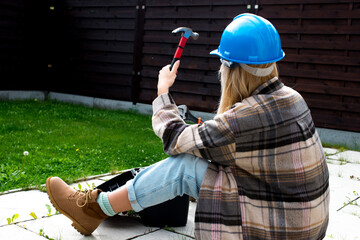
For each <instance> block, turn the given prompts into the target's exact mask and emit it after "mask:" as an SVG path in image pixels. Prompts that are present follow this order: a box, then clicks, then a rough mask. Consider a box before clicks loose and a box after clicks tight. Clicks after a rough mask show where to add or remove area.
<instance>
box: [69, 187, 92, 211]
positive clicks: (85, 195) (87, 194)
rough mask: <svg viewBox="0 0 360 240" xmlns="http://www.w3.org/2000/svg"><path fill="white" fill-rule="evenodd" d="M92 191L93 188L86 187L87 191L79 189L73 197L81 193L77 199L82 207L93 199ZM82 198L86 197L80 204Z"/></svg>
mask: <svg viewBox="0 0 360 240" xmlns="http://www.w3.org/2000/svg"><path fill="white" fill-rule="evenodd" d="M91 192H92V190H89V189H86V190H85V191H81V190H77V191H76V192H75V193H74V194H73V195H72V197H75V195H76V194H79V195H80V196H79V197H78V199H77V200H76V205H77V206H78V207H80V208H82V207H85V206H86V204H88V202H89V199H90V200H91V199H92V198H91ZM81 199H85V201H84V203H83V204H80V201H81Z"/></svg>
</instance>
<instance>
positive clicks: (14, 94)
mask: <svg viewBox="0 0 360 240" xmlns="http://www.w3.org/2000/svg"><path fill="white" fill-rule="evenodd" d="M8 96H9V100H29V99H32V100H34V99H37V100H39V101H44V100H45V94H44V92H41V91H9V95H8Z"/></svg>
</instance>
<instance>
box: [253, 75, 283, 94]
mask: <svg viewBox="0 0 360 240" xmlns="http://www.w3.org/2000/svg"><path fill="white" fill-rule="evenodd" d="M283 86H284V84H283V83H282V82H281V81H280V80H279V79H278V78H277V77H274V78H272V79H270V80H269V81H267V82H265V83H263V84H261V85H260V86H259V87H258V88H257V89H255V90H254V91H253V92H252V93H251V96H254V95H257V94H270V93H273V92H275V91H277V90H279V89H280V88H282V87H283Z"/></svg>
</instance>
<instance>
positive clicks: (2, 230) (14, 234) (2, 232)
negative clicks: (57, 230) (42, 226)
mask: <svg viewBox="0 0 360 240" xmlns="http://www.w3.org/2000/svg"><path fill="white" fill-rule="evenodd" d="M0 239H3V240H7V239H11V240H45V239H46V238H45V237H42V236H40V235H39V234H38V233H35V232H32V231H29V230H26V229H24V228H23V227H20V226H17V225H8V226H2V227H0Z"/></svg>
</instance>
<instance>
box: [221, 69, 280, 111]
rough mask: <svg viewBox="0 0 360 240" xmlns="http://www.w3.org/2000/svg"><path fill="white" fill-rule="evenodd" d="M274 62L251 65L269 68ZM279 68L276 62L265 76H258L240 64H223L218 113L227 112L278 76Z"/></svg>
mask: <svg viewBox="0 0 360 240" xmlns="http://www.w3.org/2000/svg"><path fill="white" fill-rule="evenodd" d="M271 64H273V63H267V64H260V65H249V66H251V67H256V68H267V67H270V65H271ZM278 76H279V74H278V70H277V66H276V64H275V66H274V70H273V71H272V72H271V74H269V75H268V76H265V77H257V76H254V75H251V74H250V73H248V72H246V71H245V70H244V69H243V68H242V67H241V66H240V65H239V66H237V67H235V68H234V69H230V68H229V67H226V66H225V65H224V64H221V66H220V70H219V77H220V81H221V97H220V102H219V107H218V109H217V114H221V113H224V112H226V111H227V110H229V109H230V108H231V106H232V105H234V104H235V103H237V102H241V101H242V100H243V99H245V98H247V97H249V96H250V95H251V93H252V92H253V91H254V90H255V89H256V88H258V87H259V86H260V85H261V84H263V83H264V82H266V81H268V80H270V79H272V78H274V77H278Z"/></svg>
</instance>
